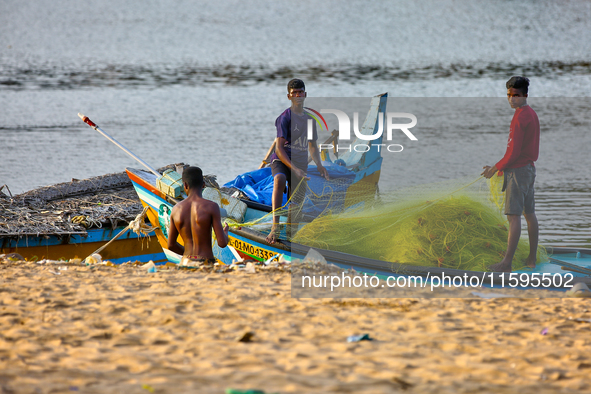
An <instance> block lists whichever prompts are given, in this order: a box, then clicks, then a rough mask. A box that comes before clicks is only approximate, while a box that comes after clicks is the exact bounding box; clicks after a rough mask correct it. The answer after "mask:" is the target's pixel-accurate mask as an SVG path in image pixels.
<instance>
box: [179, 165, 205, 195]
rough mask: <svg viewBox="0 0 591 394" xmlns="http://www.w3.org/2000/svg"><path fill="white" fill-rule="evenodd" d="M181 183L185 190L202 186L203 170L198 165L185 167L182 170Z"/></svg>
mask: <svg viewBox="0 0 591 394" xmlns="http://www.w3.org/2000/svg"><path fill="white" fill-rule="evenodd" d="M183 185H184V186H185V189H186V190H191V189H201V188H202V187H203V171H201V168H199V167H187V168H185V169H184V171H183Z"/></svg>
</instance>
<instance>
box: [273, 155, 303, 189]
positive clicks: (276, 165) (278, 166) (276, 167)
mask: <svg viewBox="0 0 591 394" xmlns="http://www.w3.org/2000/svg"><path fill="white" fill-rule="evenodd" d="M271 172H272V173H273V178H275V175H277V174H283V175H285V179H286V180H287V183H288V185H289V187H290V188H292V187H297V185H298V184H299V183H300V181H301V178H296V177H295V176H294V183H293V184H292V182H291V180H292V179H291V178H292V176H291V170H290V169H289V167H287V166H286V165H285V164H283V162H282V161H281V160H274V161H273V162H272V163H271Z"/></svg>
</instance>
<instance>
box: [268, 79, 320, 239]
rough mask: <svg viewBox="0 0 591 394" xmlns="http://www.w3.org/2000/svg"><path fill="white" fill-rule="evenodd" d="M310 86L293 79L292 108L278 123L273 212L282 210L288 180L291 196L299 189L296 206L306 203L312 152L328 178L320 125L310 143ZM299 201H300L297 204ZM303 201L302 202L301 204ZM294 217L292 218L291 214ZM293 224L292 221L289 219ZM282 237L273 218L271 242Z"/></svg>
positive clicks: (273, 164) (290, 87)
mask: <svg viewBox="0 0 591 394" xmlns="http://www.w3.org/2000/svg"><path fill="white" fill-rule="evenodd" d="M306 96H307V94H306V86H305V85H304V81H302V80H301V79H292V80H291V81H289V83H288V84H287V98H288V99H289V100H290V101H291V107H290V108H288V109H286V110H285V111H284V112H283V113H282V114H281V115H279V117H278V118H277V120H276V121H275V126H276V127H277V139H276V140H275V153H274V154H273V155H272V156H271V158H270V160H271V170H272V171H273V198H272V199H273V201H272V204H273V211H275V210H276V209H277V208H279V207H281V205H282V202H283V193H284V192H285V183H286V181H287V182H288V184H289V189H288V190H289V194H290V195H291V193H293V191H294V189H296V188H297V189H298V192H297V195H298V196H299V198H297V199H296V198H295V196H294V198H292V204H293V203H295V204H299V203H302V202H303V196H304V194H305V192H306V182H305V181H306V180H308V179H310V178H308V177H307V176H306V173H307V171H308V150H309V151H310V155H311V156H312V159H313V160H314V163H316V166H317V167H318V171H319V172H320V175H322V176H323V177H325V178H326V179H328V172H327V171H326V168H324V167H323V166H322V161H321V160H320V153H319V150H318V145H317V144H316V141H317V139H318V134H317V131H316V123H315V122H313V123H312V124H313V137H312V139H311V140H308V119H312V118H311V117H310V115H308V114H307V113H306V112H305V111H304V100H305V99H306ZM294 199H296V200H297V201H293V200H294ZM300 200H301V201H300ZM290 216H291V215H290ZM288 220H289V221H290V222H291V218H290V219H288ZM278 236H279V216H277V215H276V214H274V215H273V227H272V228H271V232H270V233H269V235H268V236H267V242H269V243H271V244H272V243H275V241H276V240H277V238H278Z"/></svg>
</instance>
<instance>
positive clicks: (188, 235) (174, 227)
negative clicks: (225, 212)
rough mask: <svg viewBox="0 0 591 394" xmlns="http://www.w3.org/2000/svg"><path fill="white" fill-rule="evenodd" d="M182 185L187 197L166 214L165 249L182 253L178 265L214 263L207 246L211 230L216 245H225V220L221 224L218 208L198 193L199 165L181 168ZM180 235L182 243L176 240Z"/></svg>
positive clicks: (226, 234)
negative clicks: (168, 217)
mask: <svg viewBox="0 0 591 394" xmlns="http://www.w3.org/2000/svg"><path fill="white" fill-rule="evenodd" d="M183 186H184V188H185V193H186V194H187V196H188V197H187V198H186V199H184V200H183V201H181V202H180V203H178V204H176V205H175V206H174V208H173V209H172V213H171V214H170V227H169V230H168V249H170V250H172V251H173V252H175V253H178V254H182V255H183V259H182V260H181V265H193V264H190V263H191V262H193V263H206V264H213V263H215V258H214V256H213V251H212V249H211V230H212V228H213V231H214V232H215V236H216V238H217V241H218V245H219V246H220V248H225V247H226V245H228V224H227V223H226V225H225V226H223V227H222V221H221V215H220V208H219V207H218V205H217V204H216V203H215V202H213V201H209V200H206V199H204V198H203V197H201V191H202V189H203V172H202V171H201V169H200V168H199V167H188V168H185V170H184V171H183ZM179 234H180V236H181V238H182V239H183V242H184V244H185V246H184V247H183V246H181V245H180V244H179V243H178V242H177V238H178V236H179Z"/></svg>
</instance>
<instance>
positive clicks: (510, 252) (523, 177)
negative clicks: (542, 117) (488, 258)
mask: <svg viewBox="0 0 591 394" xmlns="http://www.w3.org/2000/svg"><path fill="white" fill-rule="evenodd" d="M506 87H507V99H508V100H509V105H511V108H513V109H515V115H513V120H511V127H510V133H509V142H508V143H507V151H506V152H505V156H503V158H502V159H501V160H500V161H499V162H498V163H497V164H495V165H494V166H492V167H490V166H485V167H483V168H484V171H483V172H482V175H484V177H485V178H487V179H489V178H491V177H492V176H493V175H494V174H495V173H496V172H497V171H504V172H505V181H504V184H503V191H505V215H507V220H508V221H509V236H508V240H507V252H506V253H505V257H504V258H503V260H502V261H501V262H500V263H497V264H494V265H491V266H490V267H488V269H489V270H490V271H496V272H511V270H512V262H513V256H514V255H515V251H516V250H517V244H518V243H519V237H520V236H521V214H523V216H525V220H526V221H527V232H528V236H529V256H528V257H527V259H526V260H525V265H526V266H528V267H529V268H535V267H536V258H537V250H538V232H539V228H538V219H537V217H536V213H535V200H534V182H535V180H536V167H534V162H535V161H536V160H538V154H539V150H540V122H539V120H538V115H537V114H536V112H535V111H534V110H533V109H532V108H531V107H530V106H529V105H527V91H528V87H529V79H527V78H524V77H512V78H511V79H509V80H508V81H507V84H506Z"/></svg>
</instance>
